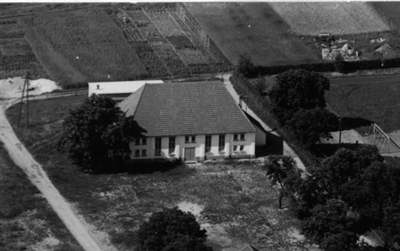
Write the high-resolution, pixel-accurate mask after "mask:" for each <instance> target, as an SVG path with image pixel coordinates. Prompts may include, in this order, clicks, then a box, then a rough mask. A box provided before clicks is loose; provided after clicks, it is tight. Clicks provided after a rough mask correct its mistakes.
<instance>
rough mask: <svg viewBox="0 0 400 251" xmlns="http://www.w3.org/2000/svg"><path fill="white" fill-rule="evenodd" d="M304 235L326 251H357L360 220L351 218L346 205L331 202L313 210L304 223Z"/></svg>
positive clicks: (334, 201) (335, 201)
mask: <svg viewBox="0 0 400 251" xmlns="http://www.w3.org/2000/svg"><path fill="white" fill-rule="evenodd" d="M302 232H303V234H304V235H305V236H306V237H307V238H309V239H310V240H313V241H314V242H316V243H318V244H319V245H320V247H321V248H322V249H323V250H326V251H342V250H355V249H356V248H357V240H358V237H359V236H358V234H357V233H358V232H359V231H358V219H356V218H354V217H351V216H350V214H349V208H348V207H347V205H346V203H344V202H343V201H340V200H329V201H328V202H327V203H326V204H325V205H318V206H316V207H315V208H314V209H313V210H312V216H311V217H310V218H308V219H307V220H305V221H304V222H303V226H302Z"/></svg>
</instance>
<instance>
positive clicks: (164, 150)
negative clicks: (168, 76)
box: [119, 82, 257, 162]
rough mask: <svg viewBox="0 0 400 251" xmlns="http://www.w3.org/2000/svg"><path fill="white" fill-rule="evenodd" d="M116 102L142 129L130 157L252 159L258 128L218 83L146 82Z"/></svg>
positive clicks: (193, 159) (190, 159)
mask: <svg viewBox="0 0 400 251" xmlns="http://www.w3.org/2000/svg"><path fill="white" fill-rule="evenodd" d="M119 106H120V108H121V109H122V110H123V111H124V112H126V115H127V116H131V115H133V117H134V119H135V120H136V121H137V123H138V124H139V125H140V126H141V127H143V128H144V129H145V130H146V131H147V133H145V138H140V139H136V140H135V141H134V142H132V143H131V144H130V148H131V150H132V155H131V158H132V159H135V160H144V159H174V158H182V159H184V160H186V161H193V162H194V161H202V160H205V159H220V158H228V157H232V158H243V157H254V154H255V140H256V132H257V130H256V128H255V127H254V126H253V125H252V123H251V122H250V121H249V119H248V118H247V117H246V116H245V114H244V112H243V111H242V110H241V109H240V108H239V106H238V105H237V104H236V102H235V100H234V99H233V97H232V96H231V95H230V93H229V92H228V90H227V89H226V87H225V86H224V84H223V83H221V82H186V83H171V84H145V85H143V86H142V87H140V88H139V89H138V90H137V91H136V92H135V93H133V94H132V95H130V96H129V97H128V98H126V99H125V100H123V101H122V102H121V103H119Z"/></svg>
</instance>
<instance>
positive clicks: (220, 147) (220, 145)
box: [218, 135, 225, 152]
mask: <svg viewBox="0 0 400 251" xmlns="http://www.w3.org/2000/svg"><path fill="white" fill-rule="evenodd" d="M223 150H225V135H219V142H218V151H220V152H222V151H223Z"/></svg>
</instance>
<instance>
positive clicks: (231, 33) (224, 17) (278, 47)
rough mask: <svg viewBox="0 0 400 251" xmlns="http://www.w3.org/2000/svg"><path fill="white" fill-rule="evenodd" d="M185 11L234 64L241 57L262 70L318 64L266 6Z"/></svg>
mask: <svg viewBox="0 0 400 251" xmlns="http://www.w3.org/2000/svg"><path fill="white" fill-rule="evenodd" d="M185 7H186V8H187V10H188V11H189V12H190V13H191V14H192V15H193V17H194V18H195V19H196V20H197V22H198V23H199V24H200V26H201V27H202V29H203V30H204V31H205V32H206V33H207V34H208V35H209V36H210V37H211V38H212V39H213V41H214V42H215V43H216V45H217V46H218V47H219V48H220V49H221V51H222V52H223V53H224V54H225V56H226V57H227V58H228V59H229V60H230V61H231V62H232V63H233V64H237V62H238V59H239V56H240V55H241V54H248V55H250V56H251V58H252V61H253V62H254V63H255V64H256V65H261V66H269V65H279V64H281V65H285V64H301V63H316V62H318V61H319V60H318V56H317V55H316V54H314V52H313V51H312V50H311V49H310V48H308V47H307V46H306V45H305V44H304V43H303V41H302V40H300V39H299V38H298V37H297V36H296V35H294V34H291V33H290V32H289V30H290V29H291V28H290V26H288V25H287V24H286V23H285V22H284V21H283V19H282V18H281V17H280V16H279V15H278V14H276V12H275V11H274V10H273V9H272V8H271V6H270V5H269V4H268V3H262V2H260V3H254V2H253V3H240V2H237V3H233V2H230V3H215V2H213V3H185Z"/></svg>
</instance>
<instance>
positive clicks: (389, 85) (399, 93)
mask: <svg viewBox="0 0 400 251" xmlns="http://www.w3.org/2000/svg"><path fill="white" fill-rule="evenodd" d="M330 82H331V89H330V91H328V92H327V93H326V99H327V102H328V103H329V105H330V106H331V107H332V108H333V110H334V111H335V112H337V113H338V114H339V115H340V116H346V117H351V118H362V119H366V120H369V121H372V122H374V123H377V124H378V125H379V126H380V127H381V128H382V129H383V130H384V131H385V132H386V133H391V132H394V131H398V130H400V116H399V110H400V99H399V97H400V80H399V76H398V75H389V76H368V77H352V78H333V79H330Z"/></svg>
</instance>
